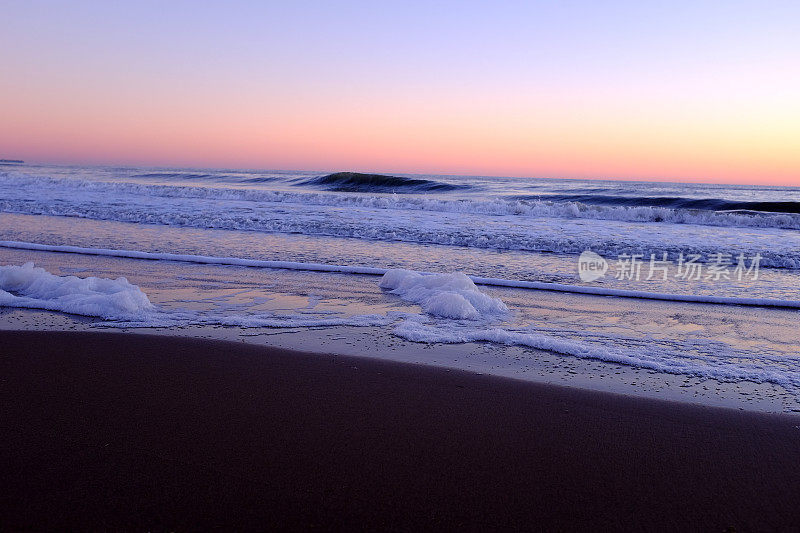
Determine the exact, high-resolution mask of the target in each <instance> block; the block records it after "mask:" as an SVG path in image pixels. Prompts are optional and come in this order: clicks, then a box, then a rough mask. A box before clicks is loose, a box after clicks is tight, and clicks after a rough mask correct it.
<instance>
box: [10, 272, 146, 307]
mask: <svg viewBox="0 0 800 533" xmlns="http://www.w3.org/2000/svg"><path fill="white" fill-rule="evenodd" d="M0 306H4V307H25V308H30V309H47V310H50V311H62V312H65V313H71V314H76V315H86V316H96V317H102V318H107V319H113V318H128V317H133V316H139V315H141V314H142V313H146V312H149V311H152V310H153V309H154V307H153V305H152V304H151V303H150V300H149V299H148V298H147V295H146V294H145V293H143V292H142V291H141V290H140V289H139V287H137V286H136V285H132V284H131V283H129V282H128V280H127V279H125V278H122V277H120V278H117V279H104V278H95V277H89V278H78V277H76V276H56V275H53V274H51V273H49V272H47V271H46V270H45V269H43V268H39V267H36V266H34V264H33V263H25V264H24V265H22V266H16V265H7V266H0Z"/></svg>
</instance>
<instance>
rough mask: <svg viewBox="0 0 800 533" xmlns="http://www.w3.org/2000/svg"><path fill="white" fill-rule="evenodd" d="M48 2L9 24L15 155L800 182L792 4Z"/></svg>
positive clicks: (2, 103)
mask: <svg viewBox="0 0 800 533" xmlns="http://www.w3.org/2000/svg"><path fill="white" fill-rule="evenodd" d="M37 5H38V4H36V3H35V2H20V3H18V4H15V5H14V4H13V3H12V7H11V8H10V10H9V11H10V15H11V16H9V17H5V18H4V21H3V22H0V46H2V49H3V52H0V53H2V54H4V57H3V64H4V65H7V66H8V68H7V69H4V70H6V72H11V73H13V74H12V75H10V76H5V77H4V79H3V80H2V81H0V158H1V157H6V158H21V159H26V160H31V161H41V162H45V161H53V162H84V163H111V162H116V163H130V164H146V165H182V166H193V167H200V166H208V167H244V168H272V169H279V168H280V169H308V170H331V171H333V170H343V169H347V170H363V171H379V172H391V171H394V172H408V173H444V174H481V175H508V176H551V177H597V178H624V179H647V180H653V179H656V180H670V181H683V180H686V181H710V182H728V183H770V184H787V185H800V98H798V97H797V95H798V94H800V73H799V72H800V69H799V68H798V67H797V57H796V51H797V50H798V49H800V38H798V35H800V32H798V31H796V30H798V29H800V28H797V27H796V26H798V23H797V21H798V20H800V16H797V15H800V13H795V12H796V11H797V10H796V9H794V8H793V7H792V4H789V3H787V4H786V5H785V6H784V7H783V11H782V10H781V9H777V8H773V9H772V10H771V11H768V12H765V11H766V10H757V11H756V10H754V8H753V9H748V8H746V7H742V6H744V4H741V5H740V4H736V5H734V6H733V7H730V8H729V10H728V11H726V13H725V15H724V16H721V15H720V13H719V12H717V11H714V10H711V9H707V8H704V9H700V8H692V7H690V4H686V6H682V9H679V10H678V12H677V15H676V12H675V11H674V10H670V11H668V12H658V8H653V7H649V8H643V7H641V6H638V4H635V3H626V2H621V3H618V4H615V7H614V9H611V10H610V11H609V10H595V9H596V8H594V7H593V4H590V3H586V4H580V3H578V4H575V5H573V6H572V7H571V8H570V9H567V8H557V7H553V6H552V5H549V4H548V5H543V6H538V7H537V6H536V5H534V4H532V5H531V6H530V7H527V8H525V9H524V10H518V12H515V13H510V12H508V10H505V11H503V12H500V11H499V10H498V11H497V12H485V11H482V10H485V9H488V8H481V9H478V8H474V7H469V6H466V7H465V6H463V5H462V9H461V11H458V12H457V15H454V14H453V13H456V12H448V11H447V10H443V9H439V10H433V11H431V9H432V8H423V7H422V4H421V5H420V6H418V7H419V9H420V10H422V11H421V12H420V11H419V10H418V12H417V15H416V16H413V17H412V16H411V15H410V13H411V11H408V10H411V9H412V8H410V7H409V8H403V7H399V6H394V7H388V8H386V9H385V10H383V11H370V10H369V8H368V7H366V6H368V5H369V4H363V5H356V4H353V6H352V7H353V10H349V11H348V10H343V9H338V10H335V11H330V12H320V11H321V10H323V8H320V7H319V5H317V6H316V8H315V9H313V10H312V9H311V7H310V6H309V5H306V4H303V5H304V6H305V7H303V6H300V7H285V6H284V7H281V8H274V7H264V6H263V5H261V4H253V5H251V4H248V3H244V2H243V3H237V4H235V6H236V7H232V8H231V9H229V10H226V11H225V12H220V11H219V9H215V8H213V7H208V6H207V5H206V4H203V5H201V6H200V7H199V8H192V5H193V4H189V3H187V4H186V5H181V4H180V3H177V4H174V5H172V6H171V7H170V8H168V9H160V10H158V11H155V10H156V8H157V6H158V5H159V4H155V3H154V4H152V5H151V6H149V8H150V11H148V6H145V7H136V8H134V7H132V5H129V6H128V7H126V8H119V7H111V6H106V5H105V4H104V3H99V2H98V3H92V2H86V3H78V4H76V5H74V6H71V8H70V9H69V10H67V9H66V8H63V11H62V12H59V10H58V9H57V8H55V7H53V6H52V5H51V6H50V7H49V9H46V10H45V9H41V6H39V8H38V9H37ZM777 5H779V4H776V6H777ZM454 6H455V4H454ZM340 7H341V6H340ZM356 8H358V9H356ZM425 9H428V11H427V12H426V11H425ZM593 10H594V11H593ZM156 12H157V13H158V15H159V16H158V17H155V18H154V17H153V14H154V13H156Z"/></svg>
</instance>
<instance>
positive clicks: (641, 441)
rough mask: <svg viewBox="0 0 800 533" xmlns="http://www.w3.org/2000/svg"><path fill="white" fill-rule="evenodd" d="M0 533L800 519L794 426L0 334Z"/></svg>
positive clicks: (392, 368) (215, 355)
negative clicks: (22, 531)
mask: <svg viewBox="0 0 800 533" xmlns="http://www.w3.org/2000/svg"><path fill="white" fill-rule="evenodd" d="M0 346H2V349H1V350H0V379H2V382H1V385H0V406H1V408H0V454H2V457H3V460H2V462H0V483H1V484H2V486H3V487H5V490H4V491H3V494H2V495H0V529H3V530H8V529H91V530H112V529H129V530H156V531H157V530H187V529H193V530H194V529H211V528H215V527H216V528H225V529H231V528H235V529H250V530H256V529H257V530H265V529H275V528H283V529H317V530H330V529H343V528H355V529H376V528H379V529H394V530H407V529H422V528H430V527H438V528H442V529H471V530H478V529H481V530H483V529H487V528H505V529H529V530H605V529H609V528H611V529H616V530H648V531H656V530H658V531H676V530H685V529H692V530H704V531H724V530H725V529H726V528H729V527H733V528H735V530H736V531H749V530H776V529H782V530H787V529H796V528H798V527H800V506H798V505H797V502H798V501H800V427H798V426H800V418H798V417H792V416H787V415H765V414H757V413H751V412H741V411H735V410H728V409H719V408H712V407H702V406H697V405H688V404H678V403H670V402H663V401H657V400H646V399H636V398H631V397H626V396H620V395H613V394H606V393H598V392H591V391H584V390H579V389H570V388H565V387H557V386H550V385H543V384H535V383H529V382H521V381H514V380H509V379H503V378H497V377H490V376H485V375H475V374H470V373H466V372H460V371H448V370H444V369H436V368H431V367H424V366H418V365H409V364H399V363H391V362H385V361H377V360H369V359H360V358H351V357H343V356H338V357H337V356H332V355H321V354H306V353H299V352H289V351H284V350H280V349H275V348H262V347H258V346H253V345H246V344H237V343H231V342H221V341H207V340H199V339H186V338H171V337H163V336H159V337H155V336H144V335H130V334H117V333H52V332H10V331H2V332H0Z"/></svg>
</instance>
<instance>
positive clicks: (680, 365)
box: [394, 317, 800, 393]
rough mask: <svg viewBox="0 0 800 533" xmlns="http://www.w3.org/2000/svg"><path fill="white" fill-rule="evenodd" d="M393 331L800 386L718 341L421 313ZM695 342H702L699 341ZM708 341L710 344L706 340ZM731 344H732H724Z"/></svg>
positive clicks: (420, 338) (793, 376)
mask: <svg viewBox="0 0 800 533" xmlns="http://www.w3.org/2000/svg"><path fill="white" fill-rule="evenodd" d="M394 333H395V335H397V336H399V337H402V338H404V339H407V340H410V341H412V342H424V343H445V344H459V343H465V342H489V343H495V344H504V345H512V346H527V347H530V348H535V349H538V350H546V351H550V352H555V353H558V354H563V355H569V356H573V357H577V358H580V359H594V360H597V361H605V362H610V363H619V364H623V365H627V366H632V367H635V368H645V369H649V370H655V371H658V372H665V373H669V374H683V375H688V376H696V377H700V378H712V379H717V380H720V381H752V382H755V383H765V382H766V383H774V384H776V385H780V386H782V387H786V388H788V389H790V390H792V391H793V392H794V393H797V391H798V388H800V371H797V370H796V369H792V368H789V369H783V368H770V367H769V366H766V365H764V364H763V361H761V360H760V359H759V358H758V357H752V355H751V356H750V357H748V356H747V355H748V354H736V355H737V356H736V357H734V356H733V354H732V353H730V352H722V353H720V351H719V349H720V347H719V346H716V345H715V346H709V347H706V348H708V353H704V354H702V355H699V356H698V355H692V354H691V353H689V352H690V350H686V349H678V350H669V349H661V348H659V349H655V350H654V349H653V348H652V347H651V346H642V347H631V346H625V347H620V346H617V345H614V344H606V345H598V344H594V343H589V342H582V341H579V340H574V339H569V338H562V337H558V336H555V335H545V334H541V333H529V332H524V331H509V330H507V329H504V328H501V327H482V326H477V327H476V326H469V325H467V326H458V327H454V326H453V325H452V324H443V323H434V324H429V323H426V320H425V318H424V317H412V318H409V319H406V320H404V321H402V322H401V323H400V324H398V325H397V327H395V329H394ZM696 344H702V343H701V342H700V341H698V342H697V343H696ZM706 344H708V343H707V342H706ZM728 348H730V347H728Z"/></svg>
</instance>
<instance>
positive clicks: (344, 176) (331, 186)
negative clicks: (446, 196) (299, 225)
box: [298, 172, 470, 193]
mask: <svg viewBox="0 0 800 533" xmlns="http://www.w3.org/2000/svg"><path fill="white" fill-rule="evenodd" d="M298 185H310V186H320V187H323V188H324V189H326V190H329V191H337V192H386V193H413V192H434V191H455V190H459V189H469V188H470V187H469V186H468V185H455V184H452V183H445V182H442V181H434V180H427V179H421V178H404V177H400V176H384V175H382V174H362V173H359V172H337V173H335V174H328V175H327V176H320V177H318V178H312V179H309V180H304V181H301V182H299V183H298Z"/></svg>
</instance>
